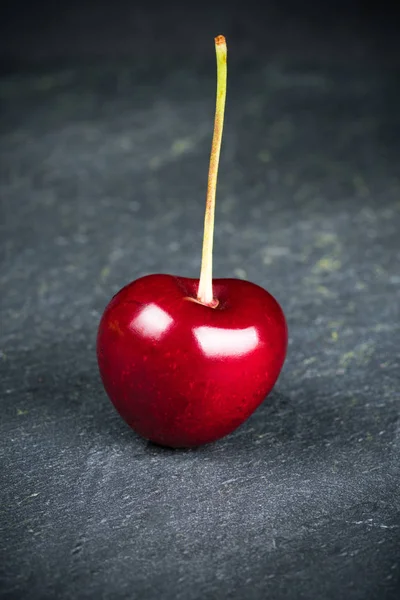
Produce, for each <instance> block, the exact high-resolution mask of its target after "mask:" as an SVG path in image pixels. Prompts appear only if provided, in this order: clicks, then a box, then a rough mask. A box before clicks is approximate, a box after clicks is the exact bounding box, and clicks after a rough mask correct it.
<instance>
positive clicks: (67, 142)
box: [0, 0, 400, 600]
mask: <svg viewBox="0 0 400 600" xmlns="http://www.w3.org/2000/svg"><path fill="white" fill-rule="evenodd" d="M348 4H349V3H347V2H336V3H333V2H330V3H328V4H326V3H317V4H315V5H314V3H311V2H310V3H299V2H288V1H286V2H285V1H281V2H264V4H263V5H262V3H260V4H259V5H258V6H257V5H256V4H252V3H251V2H246V3H240V4H239V3H234V2H231V3H221V2H215V3H214V4H203V3H201V4H200V3H196V4H193V5H190V3H187V4H186V7H185V6H184V4H182V5H181V6H179V5H178V4H170V3H165V4H164V5H163V6H157V5H156V4H154V3H152V2H147V3H145V2H141V3H140V4H138V3H135V2H122V1H118V0H115V1H114V2H97V3H95V2H68V3H67V2H61V3H55V2H54V3H51V4H45V3H43V2H34V3H31V4H30V5H29V4H28V3H23V2H13V3H10V2H8V3H6V4H5V5H3V7H2V9H1V15H0V16H1V18H0V23H1V25H0V67H1V79H0V102H1V138H0V152H1V157H0V159H1V167H0V168H1V180H0V189H1V232H0V239H1V273H0V277H1V279H0V281H1V353H0V370H1V413H0V414H1V419H0V460H1V471H0V489H1V492H0V493H1V504H0V590H1V591H0V597H1V598H2V599H3V598H4V599H6V598H7V599H23V598H29V599H34V600H36V599H38V600H39V599H41V600H44V599H53V598H60V599H92V598H93V599H103V598H104V599H107V600H108V599H110V600H118V599H123V598H127V599H136V598H137V599H138V600H153V599H158V598H162V599H166V600H195V599H196V600H197V599H199V600H200V599H201V600H202V599H205V598H207V599H208V598H210V599H214V598H215V599H218V600H219V599H223V598H230V599H244V600H252V599H254V600H261V599H264V598H269V599H271V600H275V599H276V600H284V599H295V598H296V599H297V598H304V599H307V600H316V599H318V598H321V599H335V600H336V599H337V600H341V599H346V600H355V599H357V600H361V599H362V600H364V599H365V600H375V599H377V600H385V599H387V600H389V599H394V598H397V597H398V592H399V586H400V518H399V517H400V498H399V483H400V467H399V458H400V426H399V410H400V386H399V366H400V360H399V340H400V335H399V324H400V319H399V300H400V294H399V290H400V267H399V265H400V242H399V235H400V234H399V231H400V171H399V164H400V160H399V159H400V145H399V139H400V117H399V98H400V85H399V81H400V80H399V76H400V69H399V67H400V52H399V41H398V39H399V35H398V32H399V29H398V25H399V16H398V13H396V12H395V11H394V10H393V9H391V8H389V4H388V3H380V4H379V5H378V3H374V4H373V5H372V6H371V7H370V8H368V9H367V8H366V6H365V4H363V3H350V6H349V5H348ZM219 33H224V34H225V35H226V36H227V39H228V48H229V75H228V77H229V89H228V101H227V111H226V126H225V136H224V142H223V150H222V158H221V168H220V177H219V182H220V183H219V189H218V200H217V215H216V219H217V221H216V237H215V274H216V276H227V277H229V276H237V277H244V278H248V279H250V280H252V281H254V282H256V283H258V284H260V285H262V286H264V287H266V288H268V289H269V290H270V291H271V292H272V293H273V294H274V295H275V296H276V297H277V299H278V300H279V301H280V303H281V304H282V306H283V308H284V310H285V313H286V315H287V318H288V323H289V329H290V346H289V352H288V358H287V361H286V364H285V367H284V369H283V372H282V374H281V377H280V379H279V381H278V384H277V385H276V388H275V390H274V392H273V393H272V394H271V395H270V397H269V398H268V400H267V401H266V402H265V403H264V404H263V405H262V406H261V407H260V408H259V410H258V411H256V413H255V414H254V415H253V416H252V417H251V419H250V420H249V421H248V422H247V423H246V424H245V425H243V426H242V427H241V428H240V429H238V430H237V431H236V432H235V433H234V434H233V435H231V436H229V437H227V438H226V439H224V440H221V441H220V442H218V443H216V444H213V445H210V446H207V447H203V448H199V449H197V450H192V451H171V450H164V449H160V448H157V447H155V446H152V445H151V444H148V443H147V442H145V441H144V440H142V439H139V438H138V437H137V436H136V435H135V434H134V433H133V432H132V431H131V430H129V428H128V427H127V426H126V425H125V424H124V422H123V421H122V420H121V419H120V418H119V417H118V415H117V414H116V413H115V411H114V410H113V408H112V406H111V404H110V402H109V401H108V400H107V398H106V396H105V393H104V391H103V389H102V386H101V383H100V380H99V376H98V372H97V365H96V357H95V337H96V329H97V325H98V321H99V318H100V315H101V312H102V310H103V309H104V307H105V305H106V304H107V302H108V300H109V299H110V298H111V296H112V295H113V293H115V292H116V291H117V290H118V289H119V288H120V287H122V286H123V285H124V284H125V283H127V282H128V281H130V280H132V279H134V278H136V277H138V276H140V275H144V274H146V273H150V272H172V273H176V274H180V275H187V276H196V274H197V273H198V271H199V262H200V248H201V236H202V221H203V211H204V197H205V188H206V176H207V166H208V156H209V148H210V141H211V131H212V120H213V111H214V95H215V57H214V47H213V37H214V36H215V35H217V34H219Z"/></svg>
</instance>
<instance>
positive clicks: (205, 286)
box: [97, 36, 287, 448]
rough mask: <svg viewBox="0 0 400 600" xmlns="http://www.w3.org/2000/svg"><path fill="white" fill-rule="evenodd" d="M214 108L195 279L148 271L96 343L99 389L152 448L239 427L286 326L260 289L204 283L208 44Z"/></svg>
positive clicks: (264, 383)
mask: <svg viewBox="0 0 400 600" xmlns="http://www.w3.org/2000/svg"><path fill="white" fill-rule="evenodd" d="M215 47H216V55H217V102H216V115H215V125H214V136H213V143H212V149H211V158H210V169H209V179H208V189H207V205H206V214H205V223H204V239H203V253H202V265H201V273H200V279H189V278H186V277H177V276H174V275H166V274H162V275H160V274H155V275H147V276H145V277H141V278H140V279H137V280H135V281H133V282H132V283H130V284H128V285H127V286H125V287H124V288H123V289H122V290H120V291H119V292H118V293H117V294H116V295H115V296H114V298H113V299H112V300H111V302H110V303H109V305H108V306H107V307H106V309H105V311H104V314H103V316H102V318H101V321H100V326H99V331H98V337H97V357H98V363H99V369H100V374H101V377H102V381H103V384H104V387H105V389H106V391H107V394H108V395H109V397H110V399H111V401H112V402H113V404H114V406H115V408H116V409H117V410H118V412H119V413H120V415H121V416H122V417H123V418H124V419H125V421H126V422H127V423H128V424H129V425H130V426H131V427H132V428H133V429H134V430H135V431H136V432H137V433H139V434H140V435H142V436H143V437H145V438H147V439H149V440H151V441H152V442H155V443H157V444H160V445H164V446H170V447H174V448H178V447H192V446H198V445H201V444H205V443H208V442H213V441H215V440H217V439H219V438H221V437H223V436H225V435H227V434H228V433H230V432H232V431H233V430H234V429H236V428H237V427H238V426H239V425H241V424H242V423H243V422H244V421H245V420H246V419H247V418H248V417H249V416H250V415H251V414H252V413H253V412H254V410H255V409H256V408H257V407H258V406H259V405H260V403H261V402H262V401H263V400H264V398H265V397H266V395H267V394H268V393H269V392H270V391H271V389H272V388H273V386H274V384H275V382H276V380H277V378H278V376H279V373H280V371H281V368H282V366H283V363H284V360H285V355H286V349H287V326H286V321H285V317H284V314H283V311H282V309H281V307H280V306H279V304H278V302H277V301H276V300H275V299H274V298H273V296H271V294H269V293H268V292H267V291H266V290H264V289H263V288H261V287H259V286H258V285H255V284H254V283H250V282H248V281H243V280H238V279H214V280H213V279H212V243H213V229H214V208H215V190H216V182H217V172H218V163H219V154H220V148H221V139H222V129H223V117H224V109H225V97H226V55H227V50H226V42H225V38H224V37H223V36H218V37H217V38H215Z"/></svg>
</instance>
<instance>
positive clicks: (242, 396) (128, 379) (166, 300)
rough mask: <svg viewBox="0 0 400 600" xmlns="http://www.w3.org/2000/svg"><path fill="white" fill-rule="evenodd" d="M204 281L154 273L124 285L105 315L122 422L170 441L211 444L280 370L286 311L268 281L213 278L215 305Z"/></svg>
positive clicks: (248, 410)
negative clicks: (205, 299) (206, 299)
mask: <svg viewBox="0 0 400 600" xmlns="http://www.w3.org/2000/svg"><path fill="white" fill-rule="evenodd" d="M198 285H199V280H198V279H187V278H183V277H174V276H173V275H148V276H147V277H142V278H141V279H137V280H136V281H133V282H132V283H130V284H129V285H127V286H126V287H124V288H123V289H122V290H121V291H120V292H118V294H117V295H116V296H114V298H113V299H112V301H111V302H110V304H109V305H108V307H107V308H106V310H105V312H104V315H103V317H102V319H101V323H100V328H99V334H98V342H97V352H98V361H99V366H100V372H101V376H102V380H103V383H104V387H105V389H106V391H107V393H108V395H109V397H110V398H111V400H112V402H113V404H114V406H115V408H116V409H117V410H118V412H119V413H120V415H121V416H122V417H123V418H124V419H125V421H126V422H127V423H128V424H129V425H130V426H131V427H132V428H133V429H134V430H135V431H137V432H138V433H139V434H140V435H142V436H143V437H145V438H147V439H149V440H151V441H153V442H155V443H158V444H161V445H165V446H171V447H175V448H178V447H190V446H197V445H200V444H205V443H208V442H213V441H215V440H217V439H219V438H221V437H223V436H225V435H227V434H228V433H230V432H231V431H233V430H234V429H236V428H237V427H238V426H239V425H241V424H242V423H243V421H245V420H246V419H247V418H248V417H249V416H250V415H251V414H252V413H253V411H254V410H255V409H256V408H257V407H258V406H259V404H260V403H261V402H262V401H263V399H264V398H265V396H266V395H267V394H268V393H269V392H270V390H271V389H272V387H273V385H274V384H275V381H276V379H277V378H278V375H279V373H280V370H281V368H282V365H283V362H284V359H285V354H286V347H287V328H286V322H285V317H284V315H283V312H282V309H281V308H280V306H279V304H278V303H277V301H276V300H275V299H274V298H273V297H272V296H271V295H270V294H269V293H268V292H267V291H265V290H264V289H262V288H261V287H259V286H257V285H255V284H253V283H250V282H247V281H241V280H238V279H215V280H214V284H213V285H214V293H215V298H216V299H217V300H218V306H217V307H216V308H210V307H208V306H204V305H203V304H201V303H199V302H197V301H196V293H197V289H198Z"/></svg>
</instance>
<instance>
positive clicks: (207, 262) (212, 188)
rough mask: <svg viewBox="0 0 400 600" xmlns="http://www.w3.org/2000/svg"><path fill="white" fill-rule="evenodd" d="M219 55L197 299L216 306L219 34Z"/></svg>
mask: <svg viewBox="0 0 400 600" xmlns="http://www.w3.org/2000/svg"><path fill="white" fill-rule="evenodd" d="M215 53H216V57H217V100H216V107H215V119H214V134H213V140H212V145H211V155H210V167H209V170H208V185H207V201H206V213H205V217H204V235H203V251H202V256H201V271H200V283H199V289H198V292H197V299H198V301H199V302H201V303H202V304H206V305H207V306H216V304H218V302H217V301H215V300H214V295H213V285H212V252H213V239H214V213H215V192H216V188H217V178H218V165H219V156H220V152H221V141H222V130H223V128H224V113H225V99H226V76H227V67H226V55H227V48H226V40H225V38H224V36H223V35H219V36H218V37H216V38H215Z"/></svg>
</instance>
